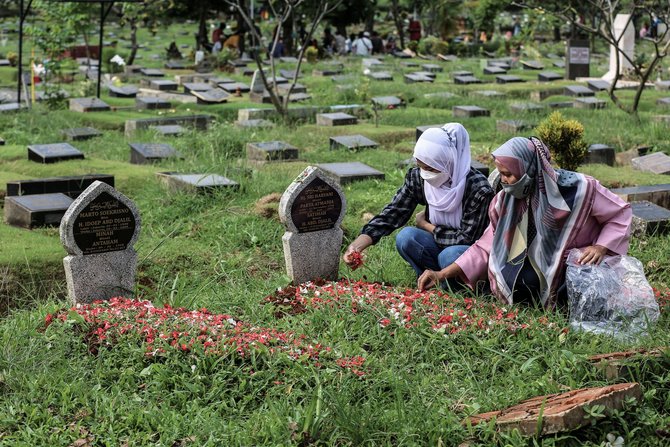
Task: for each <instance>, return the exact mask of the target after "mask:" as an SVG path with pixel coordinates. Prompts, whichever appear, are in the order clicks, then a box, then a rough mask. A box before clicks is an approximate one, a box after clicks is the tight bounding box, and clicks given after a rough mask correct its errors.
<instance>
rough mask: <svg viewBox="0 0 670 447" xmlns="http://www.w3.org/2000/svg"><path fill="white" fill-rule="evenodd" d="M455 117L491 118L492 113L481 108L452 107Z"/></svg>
mask: <svg viewBox="0 0 670 447" xmlns="http://www.w3.org/2000/svg"><path fill="white" fill-rule="evenodd" d="M452 111H453V113H454V116H459V117H475V116H489V115H490V114H491V112H489V111H488V110H487V109H484V108H482V107H479V106H454V107H452Z"/></svg>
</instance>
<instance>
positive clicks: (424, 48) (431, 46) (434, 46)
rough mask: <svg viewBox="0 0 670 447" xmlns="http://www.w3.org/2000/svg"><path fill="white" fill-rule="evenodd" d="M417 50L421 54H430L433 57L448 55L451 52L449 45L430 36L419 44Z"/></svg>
mask: <svg viewBox="0 0 670 447" xmlns="http://www.w3.org/2000/svg"><path fill="white" fill-rule="evenodd" d="M417 49H418V51H419V53H421V54H430V55H433V56H435V55H438V54H447V53H448V52H449V43H448V42H445V41H443V40H441V39H440V38H438V37H435V36H428V37H425V38H424V39H423V40H421V42H419V46H418V47H417Z"/></svg>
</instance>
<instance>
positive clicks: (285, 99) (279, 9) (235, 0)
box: [224, 0, 342, 121]
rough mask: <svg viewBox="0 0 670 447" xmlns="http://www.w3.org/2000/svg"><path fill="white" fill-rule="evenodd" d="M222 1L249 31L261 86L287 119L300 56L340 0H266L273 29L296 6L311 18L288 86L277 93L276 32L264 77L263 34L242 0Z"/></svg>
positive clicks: (277, 38)
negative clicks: (282, 91) (274, 23)
mask: <svg viewBox="0 0 670 447" xmlns="http://www.w3.org/2000/svg"><path fill="white" fill-rule="evenodd" d="M224 2H225V3H226V4H228V5H230V6H231V7H233V8H234V9H235V11H236V12H237V14H238V15H239V17H241V18H242V20H243V21H244V23H245V24H246V29H247V31H248V32H249V33H251V35H252V38H253V40H254V42H256V46H255V47H253V48H250V53H251V55H252V56H253V58H254V60H255V61H256V66H257V67H258V72H259V75H260V77H261V80H262V82H263V86H264V87H265V89H266V90H267V91H268V93H269V94H270V100H271V101H272V105H273V106H274V108H275V110H276V111H277V113H279V114H280V115H281V117H282V118H283V119H284V120H285V121H286V120H288V118H289V115H288V104H289V102H290V96H291V92H292V91H293V88H294V87H295V84H296V83H297V82H298V75H299V74H300V66H301V65H302V59H303V56H304V54H305V50H306V49H307V48H308V42H310V41H311V40H312V36H313V35H314V32H315V31H316V28H317V27H318V26H319V24H320V23H321V22H322V21H323V19H324V18H325V17H326V15H327V14H328V13H330V12H332V11H333V10H334V9H335V8H337V6H338V5H339V4H340V3H341V2H342V0H325V1H324V0H321V1H318V0H315V1H305V0H277V1H275V2H269V4H268V5H269V7H270V9H271V12H272V15H273V16H274V17H275V18H276V20H277V29H280V28H283V26H282V25H283V24H285V23H286V22H287V21H289V20H292V18H293V15H294V13H296V12H297V11H298V10H299V8H301V7H304V8H305V9H307V10H308V12H309V14H310V17H312V19H311V22H310V24H309V26H307V28H306V34H305V37H304V39H303V40H302V42H300V51H299V52H298V56H297V58H298V64H297V66H296V69H295V73H294V74H293V79H291V80H290V81H289V88H288V90H287V91H286V93H285V94H284V96H280V95H279V93H278V90H277V85H276V84H277V83H276V82H274V80H275V79H276V78H277V71H276V61H275V57H274V52H275V49H276V47H277V45H278V43H279V39H280V38H281V35H280V33H278V32H277V33H274V35H273V36H272V42H271V43H270V45H269V52H268V53H269V59H270V78H268V76H267V74H266V73H265V70H264V67H263V61H262V56H263V55H264V54H265V53H266V49H265V47H264V45H263V37H262V36H261V34H260V30H259V29H258V28H257V27H256V26H254V23H253V19H252V17H250V14H249V9H248V7H247V5H246V2H245V1H244V0H224Z"/></svg>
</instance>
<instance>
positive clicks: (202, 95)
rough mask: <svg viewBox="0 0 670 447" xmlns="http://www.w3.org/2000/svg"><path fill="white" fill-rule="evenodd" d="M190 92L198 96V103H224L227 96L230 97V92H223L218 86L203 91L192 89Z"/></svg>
mask: <svg viewBox="0 0 670 447" xmlns="http://www.w3.org/2000/svg"><path fill="white" fill-rule="evenodd" d="M191 94H192V95H193V96H195V97H196V98H198V102H200V103H216V104H220V103H224V102H226V101H228V98H230V94H229V93H226V92H224V91H223V90H221V89H220V88H213V89H211V90H205V91H193V90H191Z"/></svg>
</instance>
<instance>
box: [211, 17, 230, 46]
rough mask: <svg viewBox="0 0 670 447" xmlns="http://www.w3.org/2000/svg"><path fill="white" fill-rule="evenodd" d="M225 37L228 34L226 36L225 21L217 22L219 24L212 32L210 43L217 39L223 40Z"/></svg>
mask: <svg viewBox="0 0 670 447" xmlns="http://www.w3.org/2000/svg"><path fill="white" fill-rule="evenodd" d="M222 38H223V39H222ZM227 38H228V36H226V23H225V22H221V23H219V26H218V27H217V28H216V29H215V30H214V31H213V32H212V44H214V45H216V43H217V42H219V41H222V42H225V41H226V39H227ZM219 50H220V48H219Z"/></svg>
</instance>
